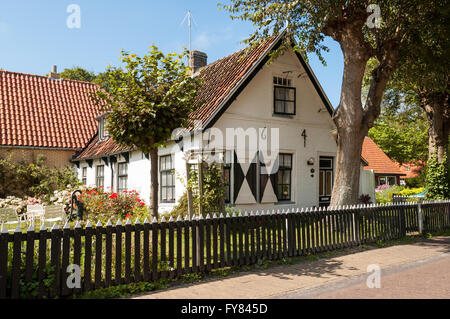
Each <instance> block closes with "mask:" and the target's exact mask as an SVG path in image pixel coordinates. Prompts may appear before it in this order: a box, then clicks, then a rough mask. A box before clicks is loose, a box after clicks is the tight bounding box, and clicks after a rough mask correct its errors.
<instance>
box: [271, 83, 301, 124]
mask: <svg viewBox="0 0 450 319" xmlns="http://www.w3.org/2000/svg"><path fill="white" fill-rule="evenodd" d="M273 84H274V114H282V115H295V98H296V91H295V87H292V80H291V79H288V78H283V77H278V76H275V77H274V78H273Z"/></svg>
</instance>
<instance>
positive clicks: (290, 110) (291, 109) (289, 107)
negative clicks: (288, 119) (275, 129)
mask: <svg viewBox="0 0 450 319" xmlns="http://www.w3.org/2000/svg"><path fill="white" fill-rule="evenodd" d="M285 106H286V110H285V113H287V114H294V113H295V107H294V102H285Z"/></svg>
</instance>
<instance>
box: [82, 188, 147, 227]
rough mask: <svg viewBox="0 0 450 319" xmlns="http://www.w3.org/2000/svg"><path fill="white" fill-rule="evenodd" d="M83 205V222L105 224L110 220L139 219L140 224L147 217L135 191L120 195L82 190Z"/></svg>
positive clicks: (103, 191) (143, 205)
mask: <svg viewBox="0 0 450 319" xmlns="http://www.w3.org/2000/svg"><path fill="white" fill-rule="evenodd" d="M80 199H81V201H82V202H83V203H84V208H85V212H84V216H83V218H84V219H85V220H87V219H89V220H90V221H91V222H98V221H100V222H102V223H106V222H107V221H108V220H109V219H111V220H117V219H121V220H126V219H128V218H130V219H135V218H137V217H139V219H140V220H141V222H142V221H143V219H144V218H145V217H148V209H147V207H146V205H145V203H144V202H143V201H142V200H141V199H140V198H139V194H138V193H137V192H136V191H130V192H126V191H125V192H123V193H122V194H118V193H114V192H112V191H105V190H104V189H103V188H100V189H95V188H94V189H90V190H84V191H83V193H82V195H81V198H80Z"/></svg>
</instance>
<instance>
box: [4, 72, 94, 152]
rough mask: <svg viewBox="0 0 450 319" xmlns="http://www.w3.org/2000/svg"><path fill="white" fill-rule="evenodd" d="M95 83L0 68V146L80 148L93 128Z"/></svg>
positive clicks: (90, 134) (91, 134) (85, 142)
mask: <svg viewBox="0 0 450 319" xmlns="http://www.w3.org/2000/svg"><path fill="white" fill-rule="evenodd" d="M98 89H99V86H97V85H95V84H91V83H87V82H82V81H73V80H54V79H50V78H47V77H44V76H39V75H32V74H25V73H17V72H10V71H5V70H0V146H23V147H45V148H64V149H82V148H83V147H84V146H85V145H86V144H87V143H88V142H89V140H90V139H91V138H92V136H93V135H94V134H95V132H96V131H97V125H98V124H97V121H96V120H95V116H96V115H98V114H99V107H97V106H96V105H95V104H94V103H93V102H92V101H91V99H90V98H89V93H91V92H95V91H96V90H98Z"/></svg>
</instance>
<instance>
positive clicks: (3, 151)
mask: <svg viewBox="0 0 450 319" xmlns="http://www.w3.org/2000/svg"><path fill="white" fill-rule="evenodd" d="M75 153H76V152H75V151H71V150H67V151H66V150H52V149H26V148H0V157H2V158H7V157H9V156H11V155H12V157H11V159H12V160H13V161H14V162H20V161H25V162H31V161H33V160H36V158H37V156H38V155H39V154H42V155H44V156H45V157H46V162H45V163H46V165H47V166H48V167H64V166H72V164H71V163H70V162H69V161H70V159H71V158H72V156H73V155H75Z"/></svg>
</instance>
